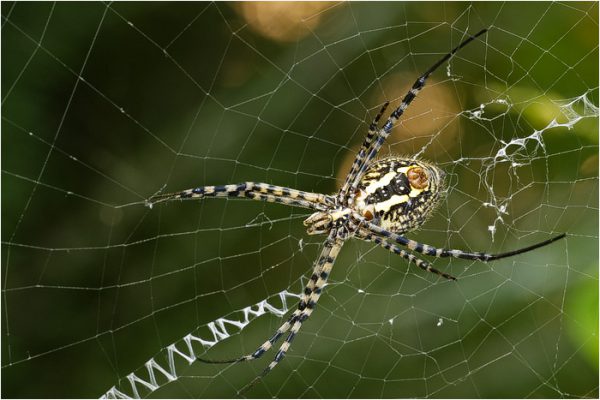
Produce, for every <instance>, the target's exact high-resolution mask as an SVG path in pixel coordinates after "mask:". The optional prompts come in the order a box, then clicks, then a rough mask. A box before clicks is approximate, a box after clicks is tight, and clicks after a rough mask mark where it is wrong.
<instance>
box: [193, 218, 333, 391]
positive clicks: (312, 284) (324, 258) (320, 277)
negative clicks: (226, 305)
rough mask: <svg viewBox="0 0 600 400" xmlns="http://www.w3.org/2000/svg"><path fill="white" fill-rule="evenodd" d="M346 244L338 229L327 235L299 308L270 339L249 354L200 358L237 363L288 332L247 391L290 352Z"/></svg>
mask: <svg viewBox="0 0 600 400" xmlns="http://www.w3.org/2000/svg"><path fill="white" fill-rule="evenodd" d="M342 245H343V240H342V239H341V238H340V235H339V233H338V231H337V229H335V228H334V229H332V230H331V232H330V233H329V236H328V237H327V240H326V241H325V243H324V245H323V250H322V251H321V255H320V256H319V258H318V259H317V261H316V262H315V265H314V268H313V273H312V275H311V277H310V279H309V281H308V283H307V284H306V287H305V289H304V293H303V295H302V298H301V299H300V302H299V303H298V308H297V309H296V310H295V311H294V312H293V313H292V315H291V316H290V317H289V319H288V320H287V321H286V322H285V323H284V324H283V325H281V327H279V329H277V331H275V333H274V334H273V335H272V336H271V338H270V339H269V340H267V341H266V342H265V343H263V344H262V345H261V346H260V347H259V348H258V349H256V350H255V351H254V352H253V353H250V354H248V355H245V356H242V357H238V358H234V359H231V360H207V359H201V358H198V360H199V361H201V362H204V363H209V364H225V363H238V362H242V361H251V360H256V359H258V358H260V357H262V356H263V355H264V354H265V353H266V352H267V351H269V350H270V349H271V348H272V347H273V345H274V344H275V342H277V341H278V340H279V338H281V337H282V336H283V335H284V334H285V333H287V332H288V331H289V333H288V335H287V337H286V339H285V340H284V341H283V343H282V344H281V346H280V347H279V350H278V351H277V353H276V354H275V357H274V359H273V361H271V363H270V364H269V365H268V366H267V367H266V368H265V369H264V370H263V372H262V373H261V374H260V375H259V376H257V377H256V378H255V379H254V380H253V381H252V382H250V383H249V384H248V385H246V386H245V387H244V388H242V390H241V391H240V392H238V395H241V394H242V393H244V392H246V391H247V390H248V389H250V388H251V387H252V386H253V385H254V384H256V383H257V382H258V381H259V380H260V379H262V378H263V377H264V376H265V375H267V374H268V373H269V372H270V371H271V370H272V369H273V368H275V366H277V364H279V362H280V361H281V360H282V359H283V358H284V357H285V355H286V353H287V352H288V350H289V348H290V346H291V344H292V341H293V340H294V338H295V336H296V334H297V333H298V331H299V330H300V328H301V327H302V324H303V323H304V322H305V321H306V320H307V319H308V318H309V317H310V315H311V314H312V312H313V310H314V307H315V306H316V304H317V302H318V301H319V298H320V297H321V291H322V290H323V287H325V285H326V283H327V279H328V278H329V274H330V273H331V269H332V268H333V264H334V263H335V259H336V258H337V255H338V254H339V252H340V250H341V248H342Z"/></svg>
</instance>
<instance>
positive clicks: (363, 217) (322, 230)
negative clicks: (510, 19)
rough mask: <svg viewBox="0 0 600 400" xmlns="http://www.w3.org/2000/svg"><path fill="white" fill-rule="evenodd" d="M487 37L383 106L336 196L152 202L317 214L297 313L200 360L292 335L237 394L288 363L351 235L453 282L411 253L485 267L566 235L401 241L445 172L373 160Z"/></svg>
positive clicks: (263, 187)
mask: <svg viewBox="0 0 600 400" xmlns="http://www.w3.org/2000/svg"><path fill="white" fill-rule="evenodd" d="M486 32H487V29H483V30H481V31H480V32H478V33H476V34H475V35H473V36H470V37H469V38H468V39H466V40H465V41H463V42H462V43H461V44H459V45H458V46H457V47H456V48H454V49H453V50H452V51H450V52H449V53H447V54H446V55H445V56H444V57H442V58H441V59H440V60H439V61H437V62H436V63H435V64H434V65H433V66H431V67H430V68H429V69H428V70H427V71H426V72H425V73H424V74H422V75H421V76H420V77H419V78H418V79H417V80H416V81H415V83H414V84H413V85H412V87H411V89H410V90H409V91H408V93H407V94H406V95H405V97H404V98H403V100H402V102H401V103H400V106H399V107H398V108H396V109H395V110H394V111H393V112H392V113H391V114H390V116H389V117H388V119H387V121H386V122H385V123H384V124H383V125H382V126H381V127H380V126H379V120H380V118H381V117H382V115H383V114H384V113H385V110H386V109H387V107H388V105H389V102H386V103H385V104H384V105H383V107H382V108H381V110H380V111H379V113H378V114H377V116H376V117H375V119H374V120H373V122H372V123H371V124H370V126H369V129H368V132H367V135H366V137H365V140H364V142H363V143H362V146H361V148H360V150H359V151H358V153H357V154H356V157H355V159H354V162H353V164H352V166H351V168H350V171H349V173H348V175H347V176H346V179H345V182H344V184H343V185H342V187H341V189H340V190H339V192H338V193H337V194H335V195H325V194H320V193H310V192H304V191H301V190H296V189H290V188H286V187H281V186H274V185H270V184H266V183H255V182H246V183H240V184H233V185H223V186H203V187H197V188H194V189H188V190H183V191H181V192H177V193H171V194H161V195H157V196H155V197H153V198H151V199H150V202H151V203H157V202H164V201H170V200H175V199H193V198H205V197H241V198H247V199H252V200H261V201H267V202H274V203H283V204H287V205H290V206H295V207H303V208H308V209H312V210H315V212H314V214H312V215H311V216H309V217H308V218H307V219H306V220H305V221H304V225H305V226H307V228H308V229H307V233H308V234H309V235H317V234H326V235H327V239H325V242H324V244H323V249H322V250H321V254H320V256H319V258H318V259H317V260H316V262H315V264H314V269H313V273H312V276H311V277H310V279H309V281H308V283H307V285H306V287H305V289H304V293H303V295H302V297H301V300H300V302H299V304H298V307H297V309H296V310H295V311H294V312H293V313H292V314H291V315H290V316H289V318H288V319H287V321H286V322H285V323H284V324H283V325H281V326H280V327H279V329H277V330H276V331H275V333H274V334H273V335H272V336H271V337H270V338H269V339H268V340H267V341H266V342H264V343H263V344H262V345H261V346H259V347H258V348H257V349H256V350H255V351H254V352H253V353H250V354H247V355H244V356H241V357H238V358H234V359H231V360H206V359H199V360H200V361H202V362H205V363H214V364H222V363H238V362H242V361H250V360H256V359H258V358H260V357H262V356H263V355H264V354H265V353H266V352H267V351H269V350H270V349H271V348H272V347H273V346H274V345H275V343H276V342H277V341H278V340H279V339H280V338H281V337H282V336H283V335H285V334H287V337H286V338H285V340H284V341H283V343H282V344H281V346H280V347H279V350H278V351H277V353H276V354H275V357H274V359H273V361H272V362H271V363H270V364H269V365H268V366H267V367H266V368H265V369H264V370H263V371H262V373H261V374H260V375H258V376H257V377H256V378H255V379H254V380H253V381H252V382H250V383H249V384H248V385H246V386H245V387H244V388H243V389H242V391H240V392H239V393H238V394H240V393H242V392H245V391H246V390H247V389H248V388H250V387H251V386H252V385H254V383H256V382H257V381H258V380H260V379H262V378H263V377H265V376H266V375H267V374H268V373H269V372H270V371H271V370H272V369H273V368H275V366H276V365H277V364H278V363H279V362H280V361H281V360H282V359H283V358H284V356H285V355H286V353H287V352H288V350H289V348H290V345H291V344H292V341H293V340H294V337H295V336H296V334H297V333H298V331H299V330H300V328H301V327H302V324H303V323H304V322H305V321H306V320H307V319H308V318H309V317H310V315H311V314H312V312H313V311H314V309H315V306H316V304H317V301H318V300H319V298H320V297H321V293H322V290H323V288H324V287H325V285H326V283H327V279H328V278H329V275H330V273H331V269H332V267H333V264H334V262H335V260H336V257H337V256H338V254H339V252H340V250H341V248H342V246H343V244H344V242H345V241H346V240H348V239H350V238H357V239H361V240H365V241H368V242H373V243H376V244H377V245H379V246H381V247H383V248H385V249H387V250H389V251H391V252H393V253H395V254H398V255H399V256H400V257H402V258H404V259H406V260H408V262H409V263H414V264H415V265H416V266H417V267H419V268H421V269H423V270H425V271H429V272H432V273H434V274H437V275H440V276H442V277H444V278H446V279H449V280H456V278H455V277H453V276H452V275H449V274H447V273H444V272H441V271H439V270H437V269H435V268H433V267H432V266H431V265H430V264H429V262H427V261H425V260H423V259H421V258H420V257H419V256H415V254H414V253H417V254H422V255H427V256H433V257H437V258H441V257H455V258H462V259H467V260H479V261H484V262H487V261H492V260H498V259H501V258H505V257H510V256H514V255H517V254H522V253H525V252H528V251H531V250H534V249H537V248H540V247H543V246H546V245H548V244H550V243H552V242H554V241H556V240H559V239H561V238H563V237H565V235H566V234H564V233H563V234H561V235H558V236H556V237H554V238H551V239H548V240H545V241H543V242H540V243H537V244H534V245H531V246H528V247H524V248H521V249H518V250H513V251H508V252H505V253H500V254H487V253H481V252H473V253H471V252H465V251H462V250H450V249H444V248H436V247H433V246H430V245H427V244H421V243H418V242H416V241H414V240H410V239H407V238H406V237H405V236H404V234H406V233H409V232H411V231H414V230H415V229H417V228H419V227H420V226H421V225H423V223H424V222H425V221H426V220H427V218H428V217H429V216H430V215H431V214H432V212H433V211H434V210H435V208H436V205H437V203H438V202H439V200H440V198H441V196H442V194H443V193H444V192H445V184H444V172H443V171H442V170H441V169H439V168H438V167H436V166H435V165H433V164H431V163H429V162H427V161H424V160H421V159H417V158H405V157H397V156H391V157H386V158H383V159H380V160H375V157H376V156H377V153H378V152H379V150H380V148H381V147H382V145H383V143H384V142H385V140H386V139H387V137H388V136H389V134H390V132H391V131H392V128H393V127H394V125H395V124H396V122H397V121H398V119H399V118H400V117H401V116H402V114H403V113H404V111H405V110H406V109H407V108H408V106H409V105H410V103H411V102H412V101H413V100H414V99H415V97H416V96H417V94H418V93H419V91H420V90H421V89H422V88H423V87H424V86H425V81H426V80H427V78H428V77H429V76H430V75H431V74H432V73H433V72H434V71H435V70H436V69H437V68H438V67H439V66H440V65H442V64H443V63H444V62H446V61H448V60H449V59H450V58H451V57H452V56H453V55H454V54H455V53H456V52H457V51H458V50H460V49H461V48H463V47H464V46H466V45H467V44H469V43H470V42H472V41H473V40H474V39H475V38H477V37H479V36H481V35H483V34H484V33H486ZM403 247H404V248H406V249H408V250H405V249H403Z"/></svg>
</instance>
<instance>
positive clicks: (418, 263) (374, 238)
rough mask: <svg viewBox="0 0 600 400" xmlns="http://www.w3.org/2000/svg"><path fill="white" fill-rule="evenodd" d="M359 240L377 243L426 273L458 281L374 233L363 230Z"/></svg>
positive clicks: (358, 236)
mask: <svg viewBox="0 0 600 400" xmlns="http://www.w3.org/2000/svg"><path fill="white" fill-rule="evenodd" d="M357 238H359V239H363V240H367V241H370V242H374V243H377V244H378V245H380V246H381V247H383V248H384V249H386V250H389V251H391V252H392V253H394V254H398V255H399V256H400V257H402V258H404V259H406V260H408V262H412V263H414V264H415V265H416V266H417V267H419V268H421V269H422V270H424V271H427V272H431V273H433V274H436V275H440V276H443V277H444V278H446V279H450V280H453V281H455V280H456V278H455V277H453V276H452V275H449V274H447V273H445V272H442V271H440V270H438V269H435V268H433V267H432V266H431V264H429V263H428V262H427V261H425V260H421V259H420V258H418V257H415V256H414V255H413V254H411V253H409V252H407V251H405V250H403V249H401V248H400V247H398V246H396V245H395V244H393V243H390V242H388V241H387V240H385V239H383V238H380V237H379V236H375V235H373V234H372V233H369V231H366V230H361V231H360V233H359V235H357Z"/></svg>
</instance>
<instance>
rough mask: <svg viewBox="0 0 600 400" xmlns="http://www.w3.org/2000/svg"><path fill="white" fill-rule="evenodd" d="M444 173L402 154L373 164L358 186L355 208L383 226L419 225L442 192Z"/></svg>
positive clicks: (397, 228)
mask: <svg viewBox="0 0 600 400" xmlns="http://www.w3.org/2000/svg"><path fill="white" fill-rule="evenodd" d="M443 178H444V173H443V171H442V170H441V169H439V168H437V167H436V166H434V165H432V164H430V163H428V162H425V161H422V160H413V159H409V158H403V157H397V156H392V157H387V158H384V159H381V160H378V161H375V162H373V163H372V165H370V166H369V168H368V169H367V170H366V172H365V174H364V175H363V177H362V179H361V180H360V183H359V185H358V187H357V189H358V190H357V195H356V201H355V204H356V206H355V208H356V210H357V211H358V212H359V213H360V214H361V215H363V216H364V217H365V218H366V219H368V220H370V221H372V222H374V223H376V224H378V225H379V226H381V227H382V228H384V229H386V230H389V231H392V232H395V233H404V232H409V231H411V230H414V229H417V228H419V227H420V226H421V225H423V223H424V222H425V221H426V220H427V218H428V217H429V216H430V215H431V213H432V211H433V210H434V209H435V206H436V205H437V203H438V201H439V199H440V197H441V196H442V194H443V192H444V187H445V186H444V180H443Z"/></svg>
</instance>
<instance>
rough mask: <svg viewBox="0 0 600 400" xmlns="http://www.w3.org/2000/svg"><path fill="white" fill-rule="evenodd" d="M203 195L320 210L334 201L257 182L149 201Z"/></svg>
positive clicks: (165, 195) (183, 191)
mask: <svg viewBox="0 0 600 400" xmlns="http://www.w3.org/2000/svg"><path fill="white" fill-rule="evenodd" d="M205 197H241V198H248V199H252V200H262V201H267V202H271V203H282V204H287V205H291V206H298V207H304V208H310V209H313V210H321V211H325V210H327V208H328V206H330V205H331V204H333V203H334V202H335V199H334V198H333V197H332V196H328V195H324V194H320V193H311V192H304V191H302V190H296V189H290V188H286V187H283V186H275V185H270V184H268V183H257V182H244V183H239V184H233V185H221V186H201V187H197V188H193V189H187V190H182V191H181V192H176V193H165V194H160V195H157V196H154V197H152V198H150V200H149V202H150V203H151V204H155V203H162V202H166V201H172V200H178V199H179V200H184V199H200V198H205Z"/></svg>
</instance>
